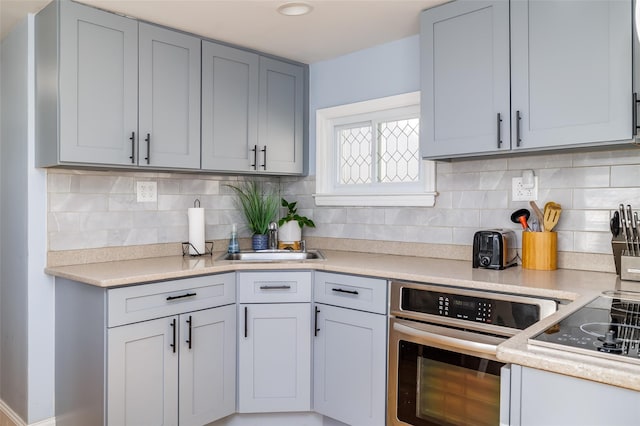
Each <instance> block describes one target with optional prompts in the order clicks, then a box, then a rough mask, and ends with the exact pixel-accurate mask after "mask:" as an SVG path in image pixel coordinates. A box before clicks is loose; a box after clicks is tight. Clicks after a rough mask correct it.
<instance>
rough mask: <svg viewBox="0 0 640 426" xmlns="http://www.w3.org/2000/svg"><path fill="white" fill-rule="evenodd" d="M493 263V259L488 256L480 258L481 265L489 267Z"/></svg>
mask: <svg viewBox="0 0 640 426" xmlns="http://www.w3.org/2000/svg"><path fill="white" fill-rule="evenodd" d="M490 263H491V258H490V257H488V256H482V257H481V258H480V265H482V266H489V264H490Z"/></svg>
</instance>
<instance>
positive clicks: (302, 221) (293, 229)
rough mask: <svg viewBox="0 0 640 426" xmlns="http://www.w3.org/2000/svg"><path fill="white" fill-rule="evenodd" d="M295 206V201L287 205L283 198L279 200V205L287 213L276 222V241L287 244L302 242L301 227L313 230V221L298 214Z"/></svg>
mask: <svg viewBox="0 0 640 426" xmlns="http://www.w3.org/2000/svg"><path fill="white" fill-rule="evenodd" d="M297 204H298V203H297V202H296V201H294V202H293V203H289V202H287V200H285V199H284V198H282V200H281V205H282V207H285V208H286V209H287V213H286V215H285V216H284V217H282V218H280V220H279V221H278V228H279V229H278V239H279V240H280V241H284V242H288V243H293V242H297V241H300V240H302V227H303V226H305V225H306V226H308V227H310V228H315V226H316V224H315V223H313V220H311V219H309V218H308V217H305V216H300V215H299V214H298V209H297V208H296V205H297Z"/></svg>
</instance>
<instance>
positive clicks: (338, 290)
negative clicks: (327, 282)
mask: <svg viewBox="0 0 640 426" xmlns="http://www.w3.org/2000/svg"><path fill="white" fill-rule="evenodd" d="M331 291H335V292H336V293H347V294H358V291H357V290H345V289H343V288H332V289H331Z"/></svg>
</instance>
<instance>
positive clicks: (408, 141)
mask: <svg viewBox="0 0 640 426" xmlns="http://www.w3.org/2000/svg"><path fill="white" fill-rule="evenodd" d="M419 123H420V120H419V119H418V118H417V117H416V118H409V119H406V120H396V121H386V122H383V123H379V124H378V181H379V182H417V181H419V180H420V154H419V148H420V142H419V138H418V136H419Z"/></svg>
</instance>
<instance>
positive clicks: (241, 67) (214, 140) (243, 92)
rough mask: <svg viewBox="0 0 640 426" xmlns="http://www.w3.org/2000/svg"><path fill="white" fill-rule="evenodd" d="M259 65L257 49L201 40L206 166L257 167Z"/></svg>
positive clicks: (225, 169) (203, 160)
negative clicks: (243, 49) (242, 48)
mask: <svg viewBox="0 0 640 426" xmlns="http://www.w3.org/2000/svg"><path fill="white" fill-rule="evenodd" d="M258 66H259V61H258V55H256V54H255V53H250V52H245V51H242V50H238V49H234V48H231V47H228V46H223V45H220V44H215V43H211V42H208V41H203V42H202V168H203V169H206V170H219V171H241V172H246V171H249V170H257V163H256V159H257V158H255V157H254V155H256V154H257V149H256V145H257V144H258ZM252 149H253V151H251V150H252Z"/></svg>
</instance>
